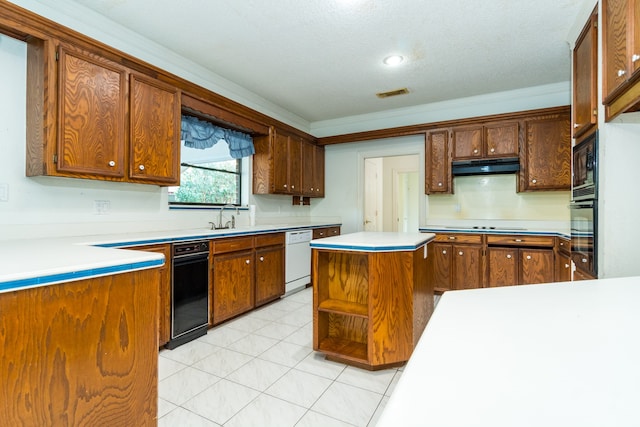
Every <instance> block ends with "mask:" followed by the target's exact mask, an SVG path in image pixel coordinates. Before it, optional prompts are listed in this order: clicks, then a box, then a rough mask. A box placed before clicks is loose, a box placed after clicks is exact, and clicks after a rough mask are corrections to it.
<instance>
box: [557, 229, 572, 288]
mask: <svg viewBox="0 0 640 427" xmlns="http://www.w3.org/2000/svg"><path fill="white" fill-rule="evenodd" d="M556 281H557V282H569V281H571V240H570V239H566V238H564V237H558V240H557V245H556Z"/></svg>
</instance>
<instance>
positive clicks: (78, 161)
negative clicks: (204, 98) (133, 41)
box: [27, 42, 180, 185]
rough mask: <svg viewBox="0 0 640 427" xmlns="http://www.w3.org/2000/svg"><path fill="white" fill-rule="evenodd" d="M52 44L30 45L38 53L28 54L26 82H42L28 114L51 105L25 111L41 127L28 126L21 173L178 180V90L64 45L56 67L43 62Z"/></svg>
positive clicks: (159, 182) (166, 182)
mask: <svg viewBox="0 0 640 427" xmlns="http://www.w3.org/2000/svg"><path fill="white" fill-rule="evenodd" d="M53 48H54V46H53V44H52V43H51V42H47V43H44V44H41V45H39V46H35V47H34V46H31V47H30V49H31V50H32V51H33V50H35V51H36V52H37V51H39V52H40V54H39V55H32V56H30V58H31V59H32V61H30V67H34V68H37V69H39V72H31V73H28V80H29V84H30V85H32V84H33V85H38V86H40V87H43V84H44V86H45V87H43V89H42V93H40V96H28V97H27V99H28V101H27V102H28V103H27V115H28V116H41V115H42V110H43V109H45V110H47V109H53V110H54V112H52V113H51V114H46V115H45V118H44V119H41V120H40V119H37V118H33V117H31V118H28V120H29V122H30V123H34V124H35V125H36V126H42V130H39V129H36V130H32V131H30V132H28V142H27V144H28V148H27V175H28V176H35V175H51V176H68V177H76V178H88V179H101V180H111V181H129V182H140V183H148V184H157V185H176V184H178V182H179V178H180V166H179V163H180V158H179V148H180V93H179V91H178V90H177V89H176V88H173V87H171V86H169V85H167V84H164V83H161V82H159V81H157V80H154V79H151V78H149V77H144V76H141V75H137V74H135V73H134V72H132V71H131V70H129V69H127V68H126V67H124V66H121V65H120V64H117V63H115V62H113V61H110V60H108V59H105V58H102V57H101V56H99V55H97V54H94V53H91V52H87V51H84V50H80V49H78V48H75V47H72V46H67V45H60V46H59V47H58V49H57V50H56V52H57V53H56V55H55V56H56V57H57V67H56V66H53V67H51V66H47V64H49V63H50V61H48V60H47V52H48V51H49V50H51V49H53ZM34 58H35V59H34ZM37 58H40V60H39V61H38V60H37ZM56 77H57V78H56ZM53 82H57V87H56V85H55V84H53ZM46 85H49V86H46ZM31 95H33V93H31ZM48 95H50V96H51V97H52V98H53V99H54V101H53V102H52V103H51V104H47V102H48V100H47V96H48Z"/></svg>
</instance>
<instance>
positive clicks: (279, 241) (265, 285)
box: [209, 233, 285, 325]
mask: <svg viewBox="0 0 640 427" xmlns="http://www.w3.org/2000/svg"><path fill="white" fill-rule="evenodd" d="M284 240H285V237H284V233H269V234H260V235H256V236H243V237H228V238H223V239H214V240H212V245H211V252H212V256H211V257H210V258H211V259H210V264H211V277H212V280H211V281H212V283H211V286H210V298H209V301H210V302H209V304H210V314H211V319H210V324H211V325H216V324H218V323H221V322H223V321H225V320H228V319H231V318H232V317H235V316H238V315H239V314H242V313H245V312H247V311H250V310H252V309H253V308H255V307H258V306H260V305H263V304H266V303H267V302H269V301H273V300H275V299H277V298H280V297H281V296H282V295H284V271H285V270H284V268H285V265H284Z"/></svg>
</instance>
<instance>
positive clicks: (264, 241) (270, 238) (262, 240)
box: [256, 233, 284, 248]
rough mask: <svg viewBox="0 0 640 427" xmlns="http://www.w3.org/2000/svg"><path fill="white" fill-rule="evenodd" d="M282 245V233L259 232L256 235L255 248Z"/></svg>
mask: <svg viewBox="0 0 640 427" xmlns="http://www.w3.org/2000/svg"><path fill="white" fill-rule="evenodd" d="M274 245H284V233H272V234H260V235H257V236H256V248H261V247H263V246H274Z"/></svg>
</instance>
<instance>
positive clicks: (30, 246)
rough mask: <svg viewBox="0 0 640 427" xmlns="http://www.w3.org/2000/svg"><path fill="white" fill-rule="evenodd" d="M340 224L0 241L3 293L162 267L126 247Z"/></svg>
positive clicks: (151, 256) (156, 258) (160, 259)
mask: <svg viewBox="0 0 640 427" xmlns="http://www.w3.org/2000/svg"><path fill="white" fill-rule="evenodd" d="M337 225H340V224H333V223H332V224H325V223H315V222H314V223H312V224H305V225H303V224H291V225H288V224H279V225H256V226H247V227H239V228H236V229H226V230H211V229H208V228H205V227H203V228H196V229H189V230H169V231H148V232H141V233H126V234H117V235H113V234H112V235H94V236H75V237H65V238H47V239H21V240H3V241H0V293H2V292H9V291H14V290H17V289H26V288H31V287H36V286H45V285H50V284H53V283H61V282H69V281H74V280H80V279H86V278H90V277H98V276H104V275H108V274H115V273H122V272H126V271H135V270H140V269H145V268H153V267H158V266H161V265H163V264H164V256H163V255H162V254H159V253H154V252H145V251H132V250H125V249H121V248H126V247H127V246H134V245H152V244H163V243H173V242H182V241H189V240H202V239H215V238H220V237H229V236H242V235H253V234H262V233H270V232H280V231H287V230H297V229H309V228H315V227H325V226H337Z"/></svg>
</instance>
